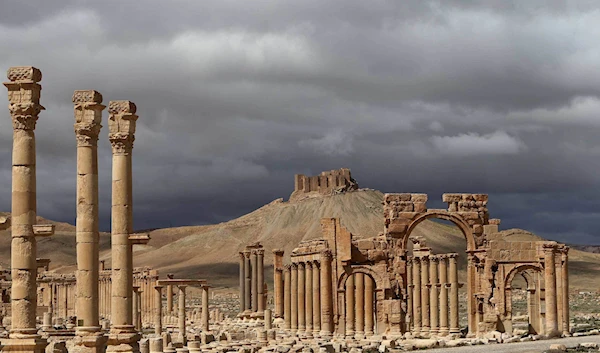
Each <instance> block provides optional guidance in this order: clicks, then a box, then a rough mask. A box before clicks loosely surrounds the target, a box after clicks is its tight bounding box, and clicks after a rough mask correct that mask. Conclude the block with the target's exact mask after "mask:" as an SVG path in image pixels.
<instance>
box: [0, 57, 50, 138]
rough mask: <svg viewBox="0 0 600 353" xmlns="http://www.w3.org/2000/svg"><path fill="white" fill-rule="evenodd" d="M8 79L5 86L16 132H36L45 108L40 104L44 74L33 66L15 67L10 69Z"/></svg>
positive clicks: (7, 74)
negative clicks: (39, 115) (39, 118)
mask: <svg viewBox="0 0 600 353" xmlns="http://www.w3.org/2000/svg"><path fill="white" fill-rule="evenodd" d="M6 77H7V78H8V79H9V82H5V83H4V85H5V86H6V88H8V102H9V105H8V110H9V111H10V116H11V118H12V122H13V129H14V130H30V131H33V130H35V125H36V122H37V119H38V114H39V113H40V111H42V110H44V107H43V106H41V105H40V104H39V103H40V91H41V90H42V86H40V84H38V82H40V81H41V80H42V72H41V71H40V70H39V69H37V68H35V67H33V66H14V67H11V68H9V69H8V71H7V72H6Z"/></svg>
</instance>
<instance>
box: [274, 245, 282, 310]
mask: <svg viewBox="0 0 600 353" xmlns="http://www.w3.org/2000/svg"><path fill="white" fill-rule="evenodd" d="M273 282H274V283H273V284H274V285H273V289H274V290H275V293H274V295H273V299H274V300H275V317H276V318H277V317H283V306H284V304H283V250H281V249H276V250H273Z"/></svg>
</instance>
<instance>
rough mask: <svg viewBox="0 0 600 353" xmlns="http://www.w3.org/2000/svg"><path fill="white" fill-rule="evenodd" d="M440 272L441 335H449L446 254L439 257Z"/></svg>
mask: <svg viewBox="0 0 600 353" xmlns="http://www.w3.org/2000/svg"><path fill="white" fill-rule="evenodd" d="M439 259H440V261H439V266H440V267H439V273H440V336H447V335H448V333H449V332H450V330H449V328H448V287H447V284H448V267H447V266H448V258H447V256H446V255H440V257H439Z"/></svg>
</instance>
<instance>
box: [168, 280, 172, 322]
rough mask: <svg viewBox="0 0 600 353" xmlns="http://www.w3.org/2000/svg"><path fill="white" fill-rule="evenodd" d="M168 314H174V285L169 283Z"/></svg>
mask: <svg viewBox="0 0 600 353" xmlns="http://www.w3.org/2000/svg"><path fill="white" fill-rule="evenodd" d="M167 314H168V315H172V314H173V285H172V284H167Z"/></svg>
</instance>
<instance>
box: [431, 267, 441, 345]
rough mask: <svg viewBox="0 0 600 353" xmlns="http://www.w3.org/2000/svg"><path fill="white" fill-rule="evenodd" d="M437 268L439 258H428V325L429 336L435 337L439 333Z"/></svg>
mask: <svg viewBox="0 0 600 353" xmlns="http://www.w3.org/2000/svg"><path fill="white" fill-rule="evenodd" d="M438 266H439V258H438V257H437V256H430V262H429V283H431V289H430V292H429V303H430V308H431V310H430V314H431V315H430V323H431V330H430V332H431V334H432V335H437V334H438V333H439V331H440V327H439V314H440V312H439V305H438V304H439V302H438V301H439V294H438Z"/></svg>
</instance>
